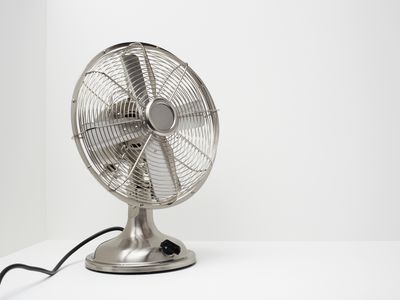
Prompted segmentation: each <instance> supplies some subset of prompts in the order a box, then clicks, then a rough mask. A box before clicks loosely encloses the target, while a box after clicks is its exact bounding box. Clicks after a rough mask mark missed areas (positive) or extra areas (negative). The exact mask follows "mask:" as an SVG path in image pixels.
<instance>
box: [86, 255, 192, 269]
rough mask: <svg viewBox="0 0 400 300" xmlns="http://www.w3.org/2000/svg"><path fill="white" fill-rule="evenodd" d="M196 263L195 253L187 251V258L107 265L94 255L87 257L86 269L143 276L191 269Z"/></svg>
mask: <svg viewBox="0 0 400 300" xmlns="http://www.w3.org/2000/svg"><path fill="white" fill-rule="evenodd" d="M195 263H196V255H195V253H194V252H193V251H191V250H187V253H186V256H182V257H171V259H169V260H164V261H154V262H151V261H147V262H134V263H129V262H126V263H121V262H119V263H110V262H108V263H105V262H100V261H96V259H95V258H94V253H92V254H90V255H88V256H87V257H86V268H88V269H89V270H92V271H97V272H103V273H116V274H121V273H122V274H123V273H124V274H143V273H156V272H166V271H173V270H178V269H183V268H186V267H190V266H192V265H194V264H195Z"/></svg>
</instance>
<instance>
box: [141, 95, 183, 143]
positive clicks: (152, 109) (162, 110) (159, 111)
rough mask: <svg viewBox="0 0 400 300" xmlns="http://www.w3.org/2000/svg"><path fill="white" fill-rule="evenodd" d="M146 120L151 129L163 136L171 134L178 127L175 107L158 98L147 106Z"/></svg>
mask: <svg viewBox="0 0 400 300" xmlns="http://www.w3.org/2000/svg"><path fill="white" fill-rule="evenodd" d="M146 119H147V121H148V124H149V126H150V128H151V129H152V130H154V131H155V132H156V133H157V134H159V135H163V136H167V135H169V134H171V133H172V132H173V131H174V130H175V129H176V127H177V125H178V118H177V113H176V110H175V108H174V106H173V105H172V104H171V102H169V101H167V100H165V99H162V98H157V99H155V100H154V101H151V102H150V103H148V104H147V107H146Z"/></svg>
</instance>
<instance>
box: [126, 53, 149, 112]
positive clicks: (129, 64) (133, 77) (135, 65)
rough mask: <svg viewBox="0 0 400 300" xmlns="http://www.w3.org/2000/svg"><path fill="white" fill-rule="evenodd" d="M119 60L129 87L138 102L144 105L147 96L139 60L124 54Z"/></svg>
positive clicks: (134, 56)
mask: <svg viewBox="0 0 400 300" xmlns="http://www.w3.org/2000/svg"><path fill="white" fill-rule="evenodd" d="M121 59H122V65H123V67H124V72H125V76H126V79H127V81H128V83H129V86H130V88H131V90H132V91H133V92H134V94H135V96H136V98H137V100H138V102H139V103H141V104H143V105H144V104H145V103H146V102H147V101H148V100H149V96H148V94H147V89H146V82H145V80H144V76H143V71H142V68H141V66H140V61H139V58H138V57H137V56H136V55H134V54H124V55H122V56H121Z"/></svg>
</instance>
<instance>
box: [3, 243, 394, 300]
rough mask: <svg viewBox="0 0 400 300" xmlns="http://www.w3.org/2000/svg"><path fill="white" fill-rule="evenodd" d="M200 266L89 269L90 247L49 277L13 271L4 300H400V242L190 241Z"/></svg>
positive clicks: (46, 258) (44, 262)
mask: <svg viewBox="0 0 400 300" xmlns="http://www.w3.org/2000/svg"><path fill="white" fill-rule="evenodd" d="M76 243H77V242H76V241H65V240H63V241H55V240H49V241H44V242H41V243H39V244H36V245H34V246H32V247H29V248H26V249H23V250H21V251H18V252H16V253H14V254H11V255H9V256H6V257H2V258H0V268H1V269H2V268H4V267H5V266H6V265H8V264H11V263H15V262H21V263H28V264H34V265H37V266H42V267H46V268H53V267H54V265H55V264H56V263H57V261H58V260H59V259H60V258H61V257H62V256H63V255H64V254H65V253H66V252H67V251H68V250H69V249H70V248H72V247H73V246H74V245H75V244H76ZM186 244H187V246H188V247H189V248H191V249H192V250H194V251H195V252H196V254H197V258H198V262H197V264H196V265H195V266H193V267H190V268H187V269H184V270H180V271H175V272H168V273H159V274H151V275H111V274H102V273H96V272H92V271H89V270H87V269H85V267H84V257H85V255H86V254H88V253H89V252H90V251H91V250H93V249H94V247H95V245H96V242H92V243H91V244H90V245H88V246H86V247H84V248H83V249H81V250H80V251H78V252H77V253H76V254H74V255H73V256H72V257H71V258H70V260H68V261H67V262H66V264H65V267H64V268H62V269H61V270H60V272H59V273H58V274H56V275H55V276H53V277H51V278H47V276H46V275H44V274H41V273H33V272H28V271H24V270H12V271H10V273H8V274H7V275H6V277H5V278H4V280H3V282H2V284H1V285H0V299H174V300H179V299H202V300H204V299H217V298H221V299H245V300H248V299H267V298H269V299H307V300H309V299H335V300H336V299H352V300H354V299H363V300H365V299H400V242H187V243H186Z"/></svg>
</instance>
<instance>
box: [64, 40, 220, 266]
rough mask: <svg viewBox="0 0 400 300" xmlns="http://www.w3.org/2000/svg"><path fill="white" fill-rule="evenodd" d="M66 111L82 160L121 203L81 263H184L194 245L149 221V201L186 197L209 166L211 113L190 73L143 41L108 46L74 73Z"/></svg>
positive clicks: (213, 142) (215, 130)
mask: <svg viewBox="0 0 400 300" xmlns="http://www.w3.org/2000/svg"><path fill="white" fill-rule="evenodd" d="M71 119H72V130H73V138H74V140H75V142H76V145H77V148H78V150H79V153H80V155H81V157H82V159H83V161H84V163H85V166H86V167H87V168H88V169H89V170H90V172H91V173H92V174H93V176H94V177H95V178H96V179H97V180H98V181H99V182H100V183H101V184H102V185H103V186H104V187H105V188H106V189H107V190H108V191H110V192H111V193H112V194H114V195H115V196H116V197H118V198H119V199H121V200H123V201H124V202H126V203H127V204H128V205H129V218H128V223H127V225H126V227H125V229H124V231H123V232H122V233H121V234H120V235H119V236H117V237H116V238H113V239H111V240H109V241H106V242H104V243H102V244H101V245H99V246H98V247H97V249H96V251H95V252H94V253H93V254H91V255H89V256H88V257H87V258H86V267H87V268H88V269H90V270H95V271H100V272H111V273H148V272H161V271H168V270H175V269H179V268H184V267H187V266H190V265H193V264H194V263H195V262H196V258H195V254H194V252H193V251H190V250H187V249H186V247H185V245H184V244H183V243H182V242H181V241H179V240H177V239H175V238H172V237H169V236H166V235H164V234H162V233H161V232H160V231H158V229H157V228H156V227H155V225H154V221H153V209H155V208H164V207H169V206H172V205H176V204H178V203H180V202H182V201H184V200H186V199H188V198H189V197H190V196H192V195H193V194H194V193H195V192H197V191H198V190H199V189H200V187H201V186H202V185H203V183H204V182H205V180H206V179H207V177H208V175H209V173H210V171H211V168H212V166H213V164H214V160H215V156H216V151H217V144H218V135H219V123H218V122H219V121H218V114H217V109H216V107H215V105H214V102H213V100H212V98H211V95H210V93H209V92H208V90H207V88H206V87H205V85H204V83H203V82H202V81H201V79H200V78H199V77H198V76H197V74H196V73H195V72H194V71H193V70H192V69H191V68H190V67H189V65H188V64H187V63H185V62H183V61H181V60H180V59H179V58H177V57H176V56H175V55H173V54H172V53H170V52H168V51H166V50H164V49H162V48H160V47H157V46H154V45H151V44H146V43H137V42H134V43H123V44H119V45H115V46H112V47H110V48H108V49H106V50H104V51H102V52H101V53H99V54H98V55H97V56H96V57H94V58H93V59H92V61H91V62H90V63H89V64H88V65H87V67H86V68H85V70H84V71H83V73H82V75H81V77H80V78H79V80H78V82H77V84H76V86H75V90H74V94H73V98H72V111H71ZM166 240H169V241H166ZM162 242H164V243H163V246H162V248H160V245H161V243H162ZM171 242H172V243H171ZM175 244H176V245H178V246H179V247H180V251H178V250H179V247H178V246H176V245H175ZM162 249H163V250H162ZM164 253H167V254H168V255H167V254H164ZM171 253H176V254H174V255H172V254H171ZM170 254H171V255H170Z"/></svg>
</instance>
